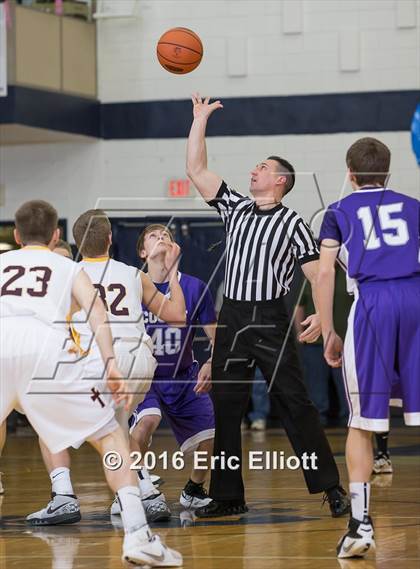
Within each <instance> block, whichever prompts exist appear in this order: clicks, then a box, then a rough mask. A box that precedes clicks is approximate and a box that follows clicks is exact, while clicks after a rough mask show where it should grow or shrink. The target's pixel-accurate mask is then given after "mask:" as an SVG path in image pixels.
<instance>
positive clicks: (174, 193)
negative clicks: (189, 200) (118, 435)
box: [168, 178, 191, 198]
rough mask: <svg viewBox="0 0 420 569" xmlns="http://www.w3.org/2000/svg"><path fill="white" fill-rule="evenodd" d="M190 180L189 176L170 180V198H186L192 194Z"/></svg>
mask: <svg viewBox="0 0 420 569" xmlns="http://www.w3.org/2000/svg"><path fill="white" fill-rule="evenodd" d="M190 188H191V185H190V181H189V179H188V178H185V179H180V180H169V185H168V195H169V197H170V198H186V197H188V196H189V195H190Z"/></svg>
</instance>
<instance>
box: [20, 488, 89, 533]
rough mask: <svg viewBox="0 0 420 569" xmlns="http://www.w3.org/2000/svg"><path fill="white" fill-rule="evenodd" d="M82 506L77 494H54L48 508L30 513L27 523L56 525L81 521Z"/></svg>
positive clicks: (32, 524)
mask: <svg viewBox="0 0 420 569" xmlns="http://www.w3.org/2000/svg"><path fill="white" fill-rule="evenodd" d="M81 518H82V517H81V515H80V506H79V502H78V501H77V498H76V496H69V495H66V494H54V493H53V494H52V496H51V501H50V502H49V503H48V505H47V507H46V508H43V509H42V510H39V511H38V512H34V513H33V514H29V516H27V517H26V523H28V524H29V525H31V526H54V525H59V524H75V523H77V522H80V520H81Z"/></svg>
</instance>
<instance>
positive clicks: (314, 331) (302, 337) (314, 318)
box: [298, 314, 321, 344]
mask: <svg viewBox="0 0 420 569" xmlns="http://www.w3.org/2000/svg"><path fill="white" fill-rule="evenodd" d="M301 325H302V326H307V328H306V329H305V330H304V331H303V332H302V333H301V334H299V336H298V340H299V342H302V343H305V342H306V343H307V344H311V343H312V342H316V341H317V340H318V338H319V337H320V335H321V319H320V317H319V315H318V314H311V315H310V316H308V318H306V319H305V320H304V321H303V322H301Z"/></svg>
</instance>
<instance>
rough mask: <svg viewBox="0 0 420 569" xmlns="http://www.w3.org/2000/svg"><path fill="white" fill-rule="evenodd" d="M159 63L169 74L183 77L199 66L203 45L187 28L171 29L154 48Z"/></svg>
mask: <svg viewBox="0 0 420 569" xmlns="http://www.w3.org/2000/svg"><path fill="white" fill-rule="evenodd" d="M156 53H157V57H158V60H159V63H160V64H161V65H162V67H164V68H165V69H166V70H167V71H169V72H170V73H176V74H177V75H184V74H185V73H190V72H191V71H193V70H194V69H195V68H196V67H198V66H199V65H200V61H201V59H202V57H203V44H202V43H201V40H200V38H199V37H198V35H197V34H195V33H194V32H193V31H192V30H189V29H188V28H172V29H171V30H168V31H167V32H165V33H164V34H163V35H162V36H161V38H160V39H159V41H158V44H157V48H156Z"/></svg>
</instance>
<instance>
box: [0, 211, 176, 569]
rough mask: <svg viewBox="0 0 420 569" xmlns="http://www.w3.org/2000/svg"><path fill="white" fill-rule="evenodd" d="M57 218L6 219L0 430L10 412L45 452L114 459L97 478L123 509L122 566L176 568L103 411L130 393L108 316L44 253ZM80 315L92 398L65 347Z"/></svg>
mask: <svg viewBox="0 0 420 569" xmlns="http://www.w3.org/2000/svg"><path fill="white" fill-rule="evenodd" d="M57 221H58V216H57V212H56V210H55V209H54V208H53V207H52V206H51V205H50V204H48V203H46V202H43V201H30V202H27V203H25V204H23V205H22V206H21V207H20V208H19V209H18V211H17V212H16V215H15V224H16V229H15V239H16V242H17V243H18V244H20V245H21V246H22V249H20V250H18V251H10V252H8V253H5V254H3V255H1V256H0V328H1V330H0V332H1V333H0V372H1V373H0V395H1V397H0V424H1V423H2V422H3V421H4V420H5V419H6V418H7V416H8V414H9V413H10V412H11V410H12V409H14V408H15V407H18V408H20V409H22V410H23V411H24V413H25V414H26V416H27V417H28V420H29V421H30V423H31V424H32V426H33V427H34V429H35V431H36V432H37V434H38V435H39V436H40V437H41V438H42V440H43V441H44V442H45V444H46V445H47V447H48V448H49V450H50V451H51V452H53V453H57V452H59V451H61V450H64V449H65V448H67V447H69V446H71V445H74V444H77V443H80V441H83V440H88V441H89V442H90V443H91V444H92V445H93V446H94V448H95V449H96V450H97V451H98V452H99V453H100V455H102V456H103V455H105V453H106V452H108V451H111V450H112V451H116V452H118V453H119V454H120V455H121V457H122V460H123V464H122V466H121V468H120V469H118V470H114V471H111V470H108V469H105V476H106V479H107V482H108V484H109V486H110V488H111V490H112V491H113V492H117V494H118V496H119V498H120V500H121V503H122V505H123V512H122V519H123V524H124V529H125V537H124V542H123V559H125V560H127V561H130V562H133V563H136V564H138V565H143V566H144V565H147V566H152V567H156V566H160V567H162V566H172V567H179V566H181V565H182V557H181V555H180V554H178V553H177V552H175V551H173V550H170V549H168V548H167V547H166V546H164V545H163V544H162V543H161V542H160V540H159V538H158V537H157V536H152V534H151V532H150V529H149V527H148V525H147V522H146V517H145V513H144V510H143V507H142V502H141V499H140V493H139V488H138V485H137V481H136V476H135V473H133V472H131V471H130V468H129V467H130V458H129V448H128V444H127V443H126V440H125V437H124V434H123V431H122V429H121V427H119V425H118V423H117V422H116V420H115V417H114V409H113V406H112V399H114V401H115V402H116V403H117V404H118V403H122V402H124V403H125V405H126V407H128V406H129V405H130V403H131V402H132V395H130V394H128V393H127V392H126V390H125V384H124V380H123V378H122V375H121V373H120V371H119V369H118V367H117V365H116V363H115V354H114V350H113V346H112V336H111V331H110V327H109V325H108V323H107V315H106V312H105V310H104V306H103V303H102V302H101V300H100V299H99V298H98V295H97V292H96V291H95V289H94V288H93V286H92V284H91V281H90V279H89V277H88V276H87V275H86V273H85V272H84V270H83V268H82V267H81V266H80V265H78V264H76V263H74V262H73V261H71V260H70V259H65V258H63V257H62V256H60V255H55V254H53V253H52V249H53V248H54V245H55V243H56V242H57V240H58V238H59V229H58V228H57ZM80 309H83V310H84V311H85V312H86V313H87V314H88V315H89V324H90V326H91V328H92V330H93V332H94V333H95V340H96V342H97V344H98V349H99V350H100V353H101V356H102V359H103V361H104V362H107V367H106V379H105V380H104V381H102V385H103V388H104V389H102V390H101V391H99V390H98V389H97V386H98V385H99V384H98V382H94V381H87V380H84V381H81V380H80V374H81V370H80V364H79V363H77V362H75V361H74V356H69V354H68V353H67V351H66V349H65V346H66V343H67V341H68V331H67V323H66V316H67V315H68V314H69V313H71V312H73V311H75V310H80ZM107 391H108V393H107ZM69 506H70V504H69Z"/></svg>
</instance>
